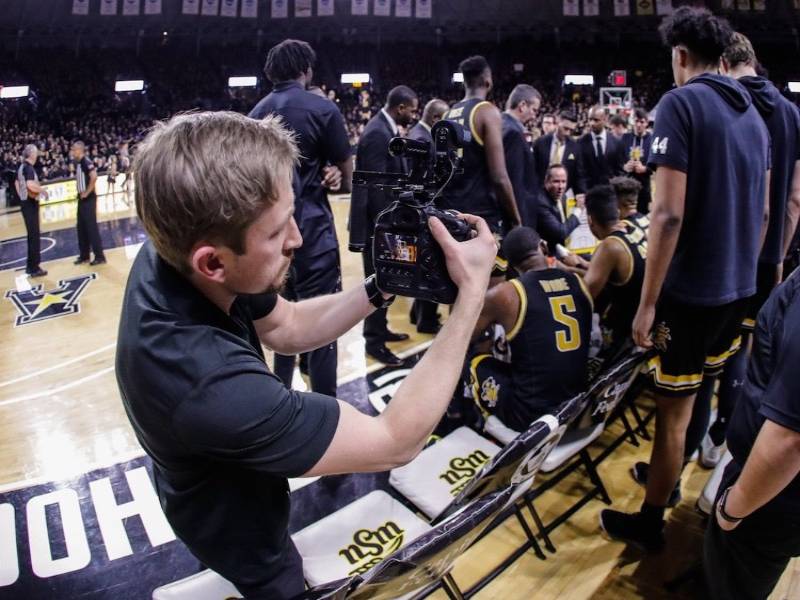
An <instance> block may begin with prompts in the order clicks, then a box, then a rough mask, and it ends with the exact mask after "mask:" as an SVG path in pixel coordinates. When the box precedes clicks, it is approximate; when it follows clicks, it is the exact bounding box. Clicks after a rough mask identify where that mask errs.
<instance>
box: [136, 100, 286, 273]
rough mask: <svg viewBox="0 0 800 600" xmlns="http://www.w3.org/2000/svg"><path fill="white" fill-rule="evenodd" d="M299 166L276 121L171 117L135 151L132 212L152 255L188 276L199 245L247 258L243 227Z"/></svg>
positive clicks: (224, 115)
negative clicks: (221, 246)
mask: <svg viewBox="0 0 800 600" xmlns="http://www.w3.org/2000/svg"><path fill="white" fill-rule="evenodd" d="M297 160H298V151H297V145H296V144H295V141H294V136H293V134H292V133H291V131H290V130H289V129H287V128H286V127H284V126H283V124H282V122H281V119H280V117H267V118H265V119H263V120H261V121H257V120H255V119H250V118H249V117H245V116H244V115H241V114H239V113H234V112H192V113H184V114H180V115H176V116H174V117H172V118H171V119H169V120H167V121H161V122H159V123H157V124H156V125H155V126H154V127H153V129H151V130H150V132H149V133H148V135H147V137H146V138H145V139H144V141H142V143H141V144H139V146H138V148H137V152H136V156H135V158H134V181H135V183H136V212H137V214H138V215H139V219H141V221H142V224H143V225H144V228H145V230H146V231H147V233H148V235H149V236H150V239H151V240H152V242H153V245H154V246H155V248H156V251H157V252H158V254H159V255H160V256H161V257H162V258H163V259H164V260H165V261H167V262H168V263H169V264H170V265H172V266H173V267H175V268H176V269H178V270H179V271H181V272H182V273H184V274H187V275H188V274H190V273H191V267H190V266H189V263H188V261H187V257H188V255H189V252H190V251H191V249H192V247H193V246H194V245H195V244H196V243H197V242H199V241H201V240H209V241H213V242H218V243H222V244H224V245H226V246H228V247H229V248H231V249H232V250H233V251H234V252H236V253H238V254H244V253H245V232H246V230H247V228H248V227H249V226H250V225H251V224H252V223H253V222H254V221H255V220H256V219H257V218H258V217H259V216H260V215H261V214H262V213H263V211H264V210H265V209H266V208H267V207H269V206H271V205H272V204H274V203H275V201H276V200H277V197H278V193H279V189H280V186H281V185H284V184H285V181H286V179H285V178H286V177H289V178H291V176H292V169H293V168H294V166H295V165H296V164H297Z"/></svg>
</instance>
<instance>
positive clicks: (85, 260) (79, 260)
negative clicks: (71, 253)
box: [72, 256, 89, 265]
mask: <svg viewBox="0 0 800 600" xmlns="http://www.w3.org/2000/svg"><path fill="white" fill-rule="evenodd" d="M88 262H89V259H88V258H83V257H82V256H79V257H78V258H76V259H75V260H74V261H72V264H73V265H82V264H83V263H88Z"/></svg>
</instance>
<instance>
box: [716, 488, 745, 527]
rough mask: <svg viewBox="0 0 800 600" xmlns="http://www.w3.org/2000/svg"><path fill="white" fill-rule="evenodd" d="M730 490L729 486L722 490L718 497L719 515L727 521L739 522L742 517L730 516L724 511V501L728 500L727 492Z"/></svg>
mask: <svg viewBox="0 0 800 600" xmlns="http://www.w3.org/2000/svg"><path fill="white" fill-rule="evenodd" d="M731 487H733V486H731ZM730 491H731V488H730V487H729V488H727V489H726V490H725V491H724V492H722V496H721V497H720V499H719V516H720V517H722V519H723V520H725V521H727V522H728V523H739V522H740V521H741V520H742V519H744V517H732V516H731V515H729V514H728V513H727V512H726V511H725V503H726V502H727V501H728V492H730Z"/></svg>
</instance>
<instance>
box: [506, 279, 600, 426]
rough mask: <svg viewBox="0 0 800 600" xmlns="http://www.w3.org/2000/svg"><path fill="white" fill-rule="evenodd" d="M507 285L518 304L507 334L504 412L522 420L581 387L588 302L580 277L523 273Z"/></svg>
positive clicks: (586, 353) (589, 319) (586, 355)
mask: <svg viewBox="0 0 800 600" xmlns="http://www.w3.org/2000/svg"><path fill="white" fill-rule="evenodd" d="M509 283H510V284H511V285H513V286H514V289H515V290H516V292H517V294H518V295H519V300H520V308H519V314H518V316H517V320H516V323H515V324H514V327H513V328H512V329H511V331H509V332H508V333H507V337H508V341H509V345H510V347H511V367H512V369H511V371H512V381H513V390H514V400H515V402H513V403H509V404H513V407H509V410H516V411H519V412H520V414H519V415H518V418H520V419H524V415H525V414H526V413H530V414H541V413H542V412H545V411H547V410H549V409H552V408H554V407H555V406H557V405H558V404H560V403H561V402H563V401H564V400H567V399H569V398H571V397H572V396H575V395H576V394H579V393H580V392H582V391H583V389H584V388H585V386H586V375H587V362H588V358H589V338H590V335H591V329H592V299H591V296H590V295H589V292H588V290H587V289H586V287H585V286H584V283H583V281H582V280H581V278H580V277H577V276H576V275H574V274H572V273H568V272H566V271H562V270H561V269H543V270H541V271H528V272H527V273H524V274H523V275H522V276H521V277H520V278H519V279H514V280H512V281H511V282H509Z"/></svg>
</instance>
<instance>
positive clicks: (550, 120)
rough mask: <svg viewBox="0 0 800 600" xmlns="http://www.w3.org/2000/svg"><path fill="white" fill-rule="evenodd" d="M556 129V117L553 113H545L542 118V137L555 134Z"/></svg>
mask: <svg viewBox="0 0 800 600" xmlns="http://www.w3.org/2000/svg"><path fill="white" fill-rule="evenodd" d="M556 129H558V127H557V126H556V116H555V115H554V114H553V113H547V114H546V115H544V116H543V117H542V135H550V134H551V133H555V131H556Z"/></svg>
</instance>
